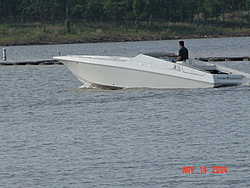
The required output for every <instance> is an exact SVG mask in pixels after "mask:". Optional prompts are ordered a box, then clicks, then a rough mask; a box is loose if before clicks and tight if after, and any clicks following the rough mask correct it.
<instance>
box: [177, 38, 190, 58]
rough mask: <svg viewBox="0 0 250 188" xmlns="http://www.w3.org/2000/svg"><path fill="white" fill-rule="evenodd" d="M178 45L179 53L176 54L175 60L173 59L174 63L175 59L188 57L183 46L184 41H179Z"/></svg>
mask: <svg viewBox="0 0 250 188" xmlns="http://www.w3.org/2000/svg"><path fill="white" fill-rule="evenodd" d="M179 46H180V50H179V55H178V56H177V55H176V57H177V60H176V61H175V63H176V62H177V61H186V59H188V49H187V48H186V47H185V46H184V41H179Z"/></svg>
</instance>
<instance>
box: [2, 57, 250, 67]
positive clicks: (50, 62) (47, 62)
mask: <svg viewBox="0 0 250 188" xmlns="http://www.w3.org/2000/svg"><path fill="white" fill-rule="evenodd" d="M195 59H198V60H201V61H205V62H215V61H250V56H245V57H207V58H195ZM15 65H63V64H62V63H61V62H59V61H58V60H41V61H26V62H0V66H15Z"/></svg>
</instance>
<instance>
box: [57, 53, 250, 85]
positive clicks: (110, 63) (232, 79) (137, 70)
mask: <svg viewBox="0 0 250 188" xmlns="http://www.w3.org/2000/svg"><path fill="white" fill-rule="evenodd" d="M153 55H154V56H153ZM153 55H152V54H151V56H150V55H148V54H146V55H145V54H140V55H138V56H136V57H134V58H126V57H113V56H61V57H54V59H57V60H59V61H60V62H62V63H63V64H64V65H66V66H67V67H68V68H69V70H70V71H71V72H72V73H73V74H74V75H75V76H76V77H77V78H78V79H79V80H80V81H81V82H82V83H84V84H87V85H91V86H94V87H99V88H107V89H122V88H157V89H178V88H187V89H188V88H208V87H222V86H234V85H243V84H246V83H249V80H250V75H249V74H247V73H243V72H240V71H236V70H233V69H229V68H225V67H220V66H216V65H213V64H208V63H204V62H201V61H198V62H191V61H186V62H180V63H173V62H172V61H171V60H169V59H168V60H166V59H161V58H157V57H156V56H159V55H161V54H153ZM211 72H213V73H211ZM214 72H216V73H215V74H214Z"/></svg>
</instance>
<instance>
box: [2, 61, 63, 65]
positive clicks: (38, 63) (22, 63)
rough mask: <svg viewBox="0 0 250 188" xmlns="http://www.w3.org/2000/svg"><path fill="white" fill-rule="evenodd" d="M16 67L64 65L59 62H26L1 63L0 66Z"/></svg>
mask: <svg viewBox="0 0 250 188" xmlns="http://www.w3.org/2000/svg"><path fill="white" fill-rule="evenodd" d="M14 65H63V64H62V63H61V62H59V61H57V60H41V61H26V62H0V66H14Z"/></svg>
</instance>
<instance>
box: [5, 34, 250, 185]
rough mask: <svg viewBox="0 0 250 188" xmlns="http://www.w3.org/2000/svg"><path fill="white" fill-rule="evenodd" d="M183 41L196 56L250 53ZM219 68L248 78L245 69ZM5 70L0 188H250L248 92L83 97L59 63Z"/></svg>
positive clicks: (41, 49) (102, 51)
mask: <svg viewBox="0 0 250 188" xmlns="http://www.w3.org/2000/svg"><path fill="white" fill-rule="evenodd" d="M185 42H186V46H187V48H188V49H189V51H190V56H191V57H210V56H213V57H214V56H226V57H228V56H249V55H250V54H249V42H250V38H249V37H247V38H224V39H195V40H191V39H190V40H185ZM177 43H178V40H170V41H147V42H126V43H102V44H97V43H96V44H72V45H51V46H16V47H7V48H6V49H7V54H8V57H7V58H8V61H9V62H11V61H13V62H16V61H29V60H42V59H51V58H52V57H53V56H56V55H57V51H60V52H61V53H62V54H63V55H66V54H91V55H92V54H97V55H124V56H134V55H136V54H138V53H141V52H148V51H168V52H175V53H177V52H178V46H177ZM218 64H221V65H224V66H228V67H233V68H236V69H238V70H242V71H245V72H248V73H250V62H249V61H245V62H244V61H243V62H223V63H222V62H220V63H219V62H218ZM0 69H1V74H0V79H1V82H0V83H1V84H0V94H1V98H0V114H1V115H0V130H1V131H0V187H26V188H28V187H57V188H58V187H90V188H91V187H98V188H99V187H100V188H102V187H114V188H116V187H138V188H139V187H142V188H144V187H147V188H152V187H154V188H155V187H173V188H176V187H180V188H182V187H232V188H234V187H249V186H250V173H249V169H250V136H249V135H250V129H249V125H250V118H249V117H250V115H249V114H250V108H249V106H250V100H249V99H250V88H249V87H248V86H240V87H225V88H208V89H191V90H157V89H127V90H116V91H111V90H101V89H87V88H81V89H80V88H79V87H80V86H81V83H80V82H79V81H78V80H77V79H76V78H75V77H74V76H73V75H72V74H71V72H70V71H69V70H68V69H67V68H66V67H65V66H62V65H54V66H32V65H30V66H9V67H6V66H1V67H0ZM200 167H202V168H200ZM218 167H224V168H223V169H224V171H221V172H223V173H216V172H217V170H218ZM187 169H192V170H191V171H190V172H189V171H188V170H187ZM201 170H202V171H201Z"/></svg>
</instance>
